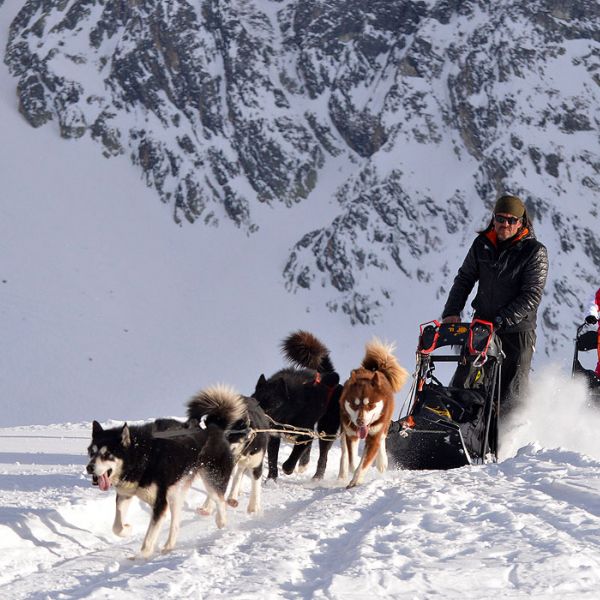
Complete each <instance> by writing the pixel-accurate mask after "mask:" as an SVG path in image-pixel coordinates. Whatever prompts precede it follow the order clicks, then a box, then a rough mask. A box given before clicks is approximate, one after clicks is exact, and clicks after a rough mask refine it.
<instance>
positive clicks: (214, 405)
mask: <svg viewBox="0 0 600 600" xmlns="http://www.w3.org/2000/svg"><path fill="white" fill-rule="evenodd" d="M187 415H188V418H190V419H198V421H200V420H201V419H202V418H203V417H204V416H206V421H207V423H214V424H216V425H217V426H219V427H221V428H222V429H227V428H229V427H231V425H233V424H234V423H235V422H236V421H239V420H240V419H242V418H243V417H244V416H245V415H246V404H245V402H244V399H243V397H242V396H241V395H240V394H238V393H237V392H236V391H235V390H234V389H233V387H231V386H229V385H225V384H217V385H214V386H211V387H208V388H206V389H204V390H202V391H200V392H198V393H197V394H196V395H195V396H194V397H193V398H191V399H190V400H189V401H188V403H187Z"/></svg>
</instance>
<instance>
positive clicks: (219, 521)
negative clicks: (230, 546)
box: [215, 517, 227, 529]
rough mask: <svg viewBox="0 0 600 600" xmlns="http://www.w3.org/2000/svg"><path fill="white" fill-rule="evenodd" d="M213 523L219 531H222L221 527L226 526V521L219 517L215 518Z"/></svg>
mask: <svg viewBox="0 0 600 600" xmlns="http://www.w3.org/2000/svg"><path fill="white" fill-rule="evenodd" d="M215 522H216V523H217V527H218V528H219V529H223V527H225V525H227V519H224V518H221V517H217V519H216V521H215Z"/></svg>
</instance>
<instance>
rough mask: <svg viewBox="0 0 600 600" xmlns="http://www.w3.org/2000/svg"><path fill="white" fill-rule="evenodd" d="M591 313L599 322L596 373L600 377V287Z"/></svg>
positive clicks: (591, 307)
mask: <svg viewBox="0 0 600 600" xmlns="http://www.w3.org/2000/svg"><path fill="white" fill-rule="evenodd" d="M590 315H592V316H593V317H595V318H596V321H597V322H598V363H597V364H596V371H595V373H596V375H597V376H598V377H600V288H598V291H597V292H596V297H595V298H594V300H593V301H592V305H591V306H590ZM592 322H593V321H592Z"/></svg>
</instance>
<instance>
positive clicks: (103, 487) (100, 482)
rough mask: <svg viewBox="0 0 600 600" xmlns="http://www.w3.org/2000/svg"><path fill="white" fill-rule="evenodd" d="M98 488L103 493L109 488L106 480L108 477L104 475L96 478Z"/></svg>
mask: <svg viewBox="0 0 600 600" xmlns="http://www.w3.org/2000/svg"><path fill="white" fill-rule="evenodd" d="M98 487H99V488H100V489H101V490H102V491H103V492H105V491H106V490H107V489H108V488H109V487H110V481H109V480H108V475H107V474H106V473H104V475H99V476H98Z"/></svg>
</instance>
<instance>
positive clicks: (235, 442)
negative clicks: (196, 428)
mask: <svg viewBox="0 0 600 600" xmlns="http://www.w3.org/2000/svg"><path fill="white" fill-rule="evenodd" d="M207 398H211V400H210V401H211V402H216V401H217V399H218V398H221V400H222V401H227V402H234V401H236V402H237V401H239V402H241V403H242V405H243V413H242V415H241V418H240V419H239V420H238V421H236V422H235V423H233V424H232V425H231V427H230V428H229V429H228V430H227V431H226V433H225V436H226V438H227V440H228V442H229V444H230V447H231V451H232V453H233V456H234V459H235V469H234V473H233V477H232V482H231V490H230V492H229V496H228V498H227V504H229V505H230V506H233V507H236V506H238V496H239V492H240V485H241V482H242V477H243V475H244V473H245V472H246V471H250V473H251V477H252V491H251V494H250V501H249V503H248V512H249V513H254V512H260V510H261V477H262V471H263V462H264V456H265V453H266V451H267V442H268V440H269V434H268V433H266V432H265V431H264V430H265V429H269V427H270V421H269V419H268V418H267V416H266V415H265V413H264V411H263V410H262V408H261V407H260V406H259V404H258V402H257V401H256V400H255V399H254V398H248V397H246V396H241V395H240V394H238V393H237V392H236V391H235V390H234V389H233V388H230V387H228V386H224V385H217V386H214V387H212V388H209V389H207V390H205V391H204V392H202V396H201V397H198V396H197V397H195V398H192V399H191V400H190V401H189V402H188V411H187V414H188V417H190V419H197V420H201V419H202V418H203V416H204V414H205V413H204V411H205V410H206V404H207V400H206V399H207ZM199 400H201V401H200V402H199ZM260 430H262V431H260ZM212 507H213V502H212V500H211V498H210V496H207V497H206V502H205V503H204V506H202V508H200V510H199V512H200V513H201V514H210V513H211V512H212Z"/></svg>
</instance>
